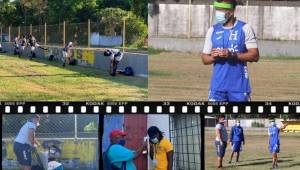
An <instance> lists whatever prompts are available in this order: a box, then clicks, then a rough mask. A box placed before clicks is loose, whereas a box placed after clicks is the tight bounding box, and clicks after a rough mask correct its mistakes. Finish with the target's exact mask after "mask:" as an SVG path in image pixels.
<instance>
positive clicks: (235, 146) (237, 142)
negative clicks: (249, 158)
mask: <svg viewBox="0 0 300 170" xmlns="http://www.w3.org/2000/svg"><path fill="white" fill-rule="evenodd" d="M240 124H241V121H240V120H236V121H235V125H234V126H233V127H232V128H231V133H230V143H231V146H232V153H231V157H230V161H229V162H228V163H231V161H232V157H233V155H234V153H235V152H236V162H239V157H240V151H241V147H242V142H243V145H245V138H244V130H243V128H242V127H241V125H240Z"/></svg>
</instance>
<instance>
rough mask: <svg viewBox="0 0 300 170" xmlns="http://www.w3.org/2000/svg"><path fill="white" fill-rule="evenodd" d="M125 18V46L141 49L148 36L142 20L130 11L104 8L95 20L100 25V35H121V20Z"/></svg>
mask: <svg viewBox="0 0 300 170" xmlns="http://www.w3.org/2000/svg"><path fill="white" fill-rule="evenodd" d="M124 17H126V32H125V34H126V42H125V43H126V46H130V47H139V48H140V47H143V46H145V39H146V37H147V34H148V27H147V25H146V24H145V23H144V20H143V19H142V18H140V17H138V16H136V15H135V14H133V13H132V12H130V11H125V10H122V9H120V8H106V9H101V10H99V11H98V12H97V18H98V19H99V23H100V25H102V27H101V30H100V34H102V35H111V36H114V35H122V29H123V18H124Z"/></svg>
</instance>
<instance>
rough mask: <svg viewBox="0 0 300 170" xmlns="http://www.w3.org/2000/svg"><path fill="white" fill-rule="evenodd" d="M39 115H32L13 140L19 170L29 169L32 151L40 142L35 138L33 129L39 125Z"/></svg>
mask: <svg viewBox="0 0 300 170" xmlns="http://www.w3.org/2000/svg"><path fill="white" fill-rule="evenodd" d="M39 122H40V116H39V115H34V116H33V117H31V118H30V119H29V120H28V121H27V122H26V123H25V124H24V125H23V126H22V128H21V129H20V131H19V133H18V135H17V137H16V139H15V141H14V153H15V154H16V157H17V160H18V162H19V164H20V165H21V170H30V169H31V161H32V156H31V154H32V151H33V149H34V148H35V147H36V146H39V145H40V144H39V143H38V142H37V140H36V138H35V130H36V128H37V127H38V126H39V124H40V123H39Z"/></svg>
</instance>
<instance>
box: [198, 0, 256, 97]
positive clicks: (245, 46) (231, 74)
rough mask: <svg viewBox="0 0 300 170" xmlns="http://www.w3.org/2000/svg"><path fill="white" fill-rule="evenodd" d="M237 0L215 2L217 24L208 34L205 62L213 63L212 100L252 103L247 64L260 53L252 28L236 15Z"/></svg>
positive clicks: (210, 95) (217, 0) (205, 46)
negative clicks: (250, 101)
mask: <svg viewBox="0 0 300 170" xmlns="http://www.w3.org/2000/svg"><path fill="white" fill-rule="evenodd" d="M236 5H237V2H236V0H215V1H214V3H213V6H214V8H215V10H216V12H215V19H216V22H217V23H216V24H215V25H214V26H212V27H211V28H209V30H208V31H207V34H206V38H205V43H204V48H203V53H202V56H201V57H202V62H203V63H204V64H205V65H210V64H213V71H212V78H211V84H210V91H209V97H208V100H209V101H233V102H243V101H249V100H250V93H251V88H250V80H249V75H248V67H247V62H257V61H258V60H259V51H258V47H257V41H256V36H255V33H254V31H253V29H252V28H251V27H250V25H248V24H246V23H245V22H243V21H240V20H238V19H237V18H236V17H235V16H234V12H235V8H236Z"/></svg>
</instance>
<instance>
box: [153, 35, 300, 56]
mask: <svg viewBox="0 0 300 170" xmlns="http://www.w3.org/2000/svg"><path fill="white" fill-rule="evenodd" d="M149 46H150V47H152V48H156V49H164V50H170V51H179V52H192V53H199V52H202V50H203V46H204V38H193V39H187V38H149ZM299 47H300V41H268V40H258V49H259V52H260V56H267V57H272V56H276V57H277V56H292V57H299V56H300V50H299Z"/></svg>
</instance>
